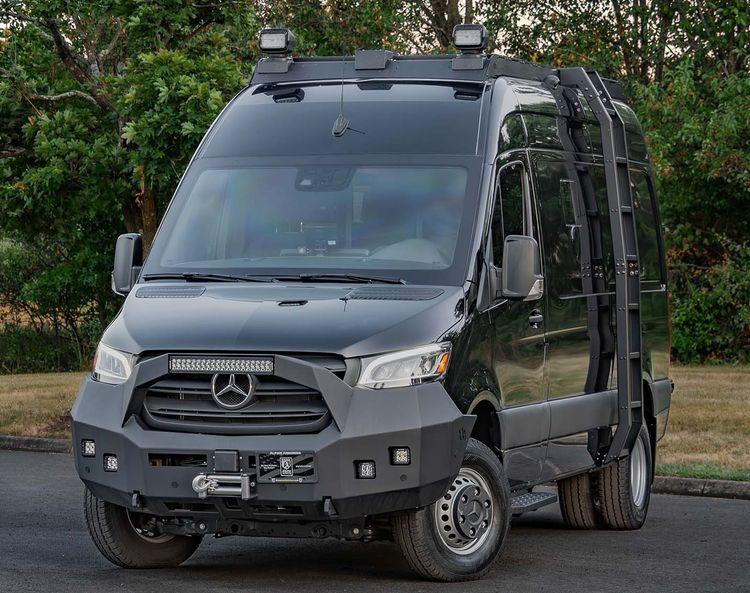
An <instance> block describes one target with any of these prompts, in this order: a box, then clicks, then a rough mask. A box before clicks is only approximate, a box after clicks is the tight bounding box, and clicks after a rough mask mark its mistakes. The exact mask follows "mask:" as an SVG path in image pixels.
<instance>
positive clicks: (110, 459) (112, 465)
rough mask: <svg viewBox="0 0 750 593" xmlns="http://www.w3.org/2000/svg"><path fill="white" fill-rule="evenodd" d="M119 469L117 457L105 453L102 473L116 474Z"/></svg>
mask: <svg viewBox="0 0 750 593" xmlns="http://www.w3.org/2000/svg"><path fill="white" fill-rule="evenodd" d="M118 469H119V463H118V461H117V455H112V454H111V453H107V454H106V455H104V471H105V472H116V471H117V470H118Z"/></svg>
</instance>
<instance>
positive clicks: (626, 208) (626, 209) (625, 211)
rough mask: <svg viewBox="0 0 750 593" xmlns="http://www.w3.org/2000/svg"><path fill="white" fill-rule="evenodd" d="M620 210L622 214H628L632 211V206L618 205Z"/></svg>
mask: <svg viewBox="0 0 750 593" xmlns="http://www.w3.org/2000/svg"><path fill="white" fill-rule="evenodd" d="M620 212H622V213H623V214H630V213H631V212H633V208H632V207H630V206H620Z"/></svg>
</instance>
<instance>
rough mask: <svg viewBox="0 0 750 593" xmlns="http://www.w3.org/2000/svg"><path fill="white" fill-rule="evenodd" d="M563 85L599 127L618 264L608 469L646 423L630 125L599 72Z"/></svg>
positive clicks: (565, 75) (572, 71)
mask: <svg viewBox="0 0 750 593" xmlns="http://www.w3.org/2000/svg"><path fill="white" fill-rule="evenodd" d="M559 78H560V84H561V85H562V86H564V87H569V88H571V89H574V90H576V91H580V92H581V93H583V96H584V98H585V99H586V102H587V103H588V104H589V106H590V107H591V110H592V111H593V112H594V116H595V117H596V119H597V121H598V122H599V127H600V129H601V137H602V153H603V155H604V175H605V179H606V186H607V205H608V206H609V222H610V227H611V230H612V249H613V255H614V259H615V307H616V310H617V311H616V317H615V318H616V322H615V327H616V340H617V401H618V413H617V416H618V424H617V430H616V431H615V434H614V436H613V437H612V442H611V444H610V447H609V450H608V451H607V454H606V457H605V458H604V459H603V463H608V462H610V461H612V460H614V459H617V458H619V457H622V456H623V455H624V454H629V453H630V450H631V449H632V447H633V444H634V443H635V439H636V438H637V436H638V432H639V431H640V428H641V424H642V423H643V384H642V381H643V379H642V376H643V375H642V360H641V358H642V356H641V353H642V348H641V287H640V265H639V259H638V242H637V240H636V225H635V216H634V211H633V195H632V191H631V184H630V173H629V171H628V151H627V143H626V138H625V124H624V122H623V120H622V118H621V117H620V114H619V113H618V112H617V110H616V109H615V106H614V104H613V103H612V97H611V96H610V94H609V92H608V91H607V88H606V86H605V85H604V82H603V81H602V79H601V77H600V76H599V74H597V73H596V72H587V71H586V70H585V69H584V68H562V69H560V70H559Z"/></svg>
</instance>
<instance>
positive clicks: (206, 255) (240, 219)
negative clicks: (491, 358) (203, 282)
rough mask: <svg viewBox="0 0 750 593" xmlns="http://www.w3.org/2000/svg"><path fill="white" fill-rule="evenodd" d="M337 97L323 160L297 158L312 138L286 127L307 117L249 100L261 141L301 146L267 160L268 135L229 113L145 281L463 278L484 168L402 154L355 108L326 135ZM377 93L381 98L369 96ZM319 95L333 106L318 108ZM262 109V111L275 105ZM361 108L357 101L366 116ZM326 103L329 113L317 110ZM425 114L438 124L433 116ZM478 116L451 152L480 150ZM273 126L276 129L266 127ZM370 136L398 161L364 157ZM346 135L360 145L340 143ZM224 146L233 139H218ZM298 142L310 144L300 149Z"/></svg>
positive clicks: (463, 160) (184, 192) (193, 172)
mask: <svg viewBox="0 0 750 593" xmlns="http://www.w3.org/2000/svg"><path fill="white" fill-rule="evenodd" d="M412 86H417V85H412ZM448 88H451V87H448ZM330 90H331V89H330V87H326V89H325V92H324V93H323V96H322V97H320V101H319V104H316V109H315V110H314V115H315V121H316V122H318V123H320V122H321V121H325V126H326V127H327V128H328V129H326V130H323V129H322V128H321V129H320V130H318V131H317V135H318V136H319V137H320V143H319V144H320V146H322V145H325V146H327V147H328V148H327V149H326V150H318V151H317V152H316V146H315V145H314V144H310V146H308V147H307V152H308V153H309V154H307V155H304V154H295V153H299V152H302V150H301V148H300V146H301V145H304V144H309V143H311V142H312V140H313V139H314V136H315V134H313V133H312V132H310V129H308V130H307V132H306V133H298V132H299V127H297V124H298V123H299V121H298V122H297V123H295V124H294V125H292V124H290V123H289V122H290V120H292V121H294V120H295V118H301V117H303V116H304V111H298V112H295V116H294V117H291V116H290V115H289V114H290V113H291V112H290V111H288V110H287V108H288V107H289V105H288V104H286V103H282V104H279V105H274V107H277V108H281V109H280V110H279V111H277V112H273V111H271V112H262V113H261V111H260V110H256V111H255V112H253V111H252V110H251V109H248V106H247V104H246V103H247V102H241V103H240V108H241V109H240V113H241V115H242V118H245V119H246V118H247V117H249V115H248V114H253V113H255V115H256V116H257V117H259V118H260V119H261V120H263V121H264V122H265V123H264V124H263V126H261V127H262V128H263V130H264V134H268V133H271V131H272V130H275V133H276V134H277V135H279V136H281V137H282V138H283V139H285V141H286V143H287V145H289V146H294V147H295V148H294V150H292V151H290V154H289V155H287V156H283V157H282V156H268V155H262V154H261V145H262V143H263V140H264V135H258V134H256V133H253V132H254V131H257V130H258V129H260V128H259V127H258V126H257V125H254V122H253V121H252V120H248V121H242V122H238V121H237V118H236V117H234V118H233V117H232V114H231V112H230V116H229V117H228V118H227V119H226V120H224V122H223V124H222V125H220V126H219V129H218V130H217V131H215V132H214V133H213V134H212V136H211V137H210V138H209V141H208V142H207V147H205V148H204V151H203V155H202V158H199V159H197V160H196V161H194V163H193V164H192V165H191V167H190V170H189V172H188V174H187V175H186V177H185V179H184V180H183V182H182V184H181V187H180V188H179V191H178V193H177V195H176V196H175V199H174V201H173V203H172V205H171V206H170V209H169V211H168V213H167V215H166V218H165V220H164V223H163V224H162V227H161V228H160V230H159V233H158V236H157V238H156V240H155V242H154V245H153V248H152V251H151V253H150V255H149V258H148V261H147V262H146V266H145V268H144V273H145V274H181V273H214V274H215V273H222V274H233V275H252V276H256V275H257V276H266V275H271V276H273V275H278V276H293V275H300V274H302V275H304V274H345V273H350V274H359V275H367V276H382V277H387V278H403V279H404V280H406V281H408V282H410V283H420V284H443V285H448V284H453V285H460V284H461V283H462V282H463V281H464V280H465V277H466V269H465V268H466V262H467V255H468V254H467V247H468V243H469V242H470V236H471V232H472V227H473V222H474V216H475V212H476V202H477V199H476V196H477V194H478V188H477V185H478V177H479V173H478V171H479V167H480V165H481V159H479V158H477V157H476V156H475V155H473V154H472V155H465V154H457V155H452V156H448V155H446V154H445V150H444V148H443V149H441V150H440V151H439V152H438V153H436V154H404V152H402V151H403V148H404V146H407V145H408V146H409V147H412V146H414V142H413V141H411V140H410V141H409V142H406V143H404V142H401V144H400V145H399V144H398V142H399V141H398V138H399V137H403V134H401V132H403V130H398V129H396V128H394V127H392V126H389V125H388V124H387V121H386V120H382V121H379V122H374V121H372V120H368V118H367V117H366V116H367V114H368V113H370V112H369V111H367V110H360V111H359V112H356V111H355V110H351V111H352V112H354V113H352V114H351V115H350V116H349V115H348V116H347V117H351V126H352V129H351V130H349V131H347V132H346V134H345V135H344V137H342V138H336V137H334V136H333V135H332V133H331V130H330V126H331V125H333V122H334V120H335V118H336V114H337V113H338V110H339V105H338V103H337V102H336V101H335V99H336V98H337V97H336V96H335V94H331V93H330ZM433 91H434V92H436V93H440V96H441V97H442V96H444V93H445V89H439V90H435V89H431V90H430V89H428V91H427V92H433ZM350 92H351V91H350ZM357 92H359V93H367V92H368V91H362V90H361V89H360V90H358V91H357ZM374 92H377V93H383V92H384V91H383V90H382V89H378V90H376V91H369V93H374ZM451 92H452V91H451ZM311 96H312V97H315V94H314V93H313V92H311V91H310V89H307V98H306V99H305V100H308V99H309V98H310V97H311ZM398 96H399V97H401V98H403V96H402V95H398ZM323 97H328V98H330V99H331V101H323V100H322V98H323ZM360 99H362V98H361V97H360ZM258 100H260V101H262V102H263V104H264V105H266V101H267V100H268V97H266V96H264V97H261V98H259V99H258ZM449 100H450V101H453V102H454V103H460V104H462V105H467V104H470V105H471V106H472V107H471V110H473V111H476V117H478V111H477V109H478V105H476V103H473V102H467V101H460V100H456V99H454V98H453V96H452V95H450V97H449ZM364 103H365V101H364V100H363V99H362V100H361V101H360V106H361V105H362V104H364ZM438 103H439V101H435V102H434V104H438ZM311 104H312V103H311ZM321 104H322V105H325V106H326V107H329V108H330V109H328V110H327V111H326V110H324V109H322V108H321ZM377 104H378V105H380V103H377ZM451 105H452V106H454V105H453V104H451ZM266 106H267V105H266ZM296 107H298V108H300V107H301V106H300V105H297V106H296ZM392 107H394V105H392ZM433 107H434V105H433ZM426 111H427V112H433V113H432V114H433V115H434V111H435V109H434V108H433V109H429V110H426ZM466 111H467V110H464V112H466ZM274 113H275V114H274ZM350 113H351V112H350ZM357 113H359V116H357ZM379 113H382V109H381V110H380V111H379ZM412 113H413V110H412ZM277 115H278V117H276V116H277ZM415 117H416V116H414V115H413V116H412V118H411V123H410V126H411V128H412V130H408V133H409V134H414V133H417V132H418V130H419V127H420V125H421V126H422V127H425V128H429V127H430V126H431V125H432V124H433V123H434V122H433V121H431V118H427V119H424V117H423V118H422V120H421V122H420V121H415ZM476 117H475V123H474V124H473V125H471V126H469V127H468V128H467V129H466V130H465V133H464V134H463V136H464V139H463V141H462V142H459V141H458V139H456V142H455V143H454V146H457V147H459V148H461V149H462V150H463V149H466V150H468V148H467V147H468V146H469V145H471V150H475V147H476V144H477V142H476V137H477V128H478V123H479V122H478V121H477V120H476ZM272 118H275V120H276V123H277V124H278V125H277V126H273V125H272V123H273V122H271V123H269V119H272ZM381 119H382V118H381ZM232 122H234V123H232ZM220 123H222V122H220ZM240 123H241V125H240ZM255 123H257V122H255ZM230 124H231V125H230ZM399 125H401V124H399ZM228 126H229V127H228ZM355 129H356V130H355ZM238 130H239V132H238ZM369 131H372V138H373V139H374V138H376V137H377V138H378V144H377V146H382V143H383V142H385V141H387V139H388V137H389V136H390V137H391V138H392V139H393V144H392V145H393V147H394V149H395V150H398V151H399V152H401V154H392V155H386V154H383V153H382V152H380V154H368V153H367V150H368V148H369V145H368V144H367V142H366V136H367V134H368V132H369ZM376 131H377V133H376ZM362 132H364V134H363V133H362ZM450 132H451V133H454V134H455V133H456V132H455V130H450ZM347 136H349V137H350V138H351V139H352V142H354V143H355V144H359V145H361V146H359V147H355V146H354V145H351V144H350V145H347V144H346V143H345V142H341V141H343V140H344V139H345V138H346V137H347ZM225 137H226V138H228V140H227V139H222V138H225ZM265 137H266V138H267V136H265ZM300 138H302V139H303V140H302V141H298V140H300ZM363 138H364V139H363ZM337 142H341V143H340V144H337ZM266 144H267V146H266V148H269V146H276V147H277V148H276V149H274V150H269V153H270V155H274V153H276V152H278V150H280V148H278V146H281V144H282V142H281V141H279V140H278V139H277V140H275V141H274V142H271V143H270V144H269V143H266ZM439 144H440V143H438V145H439ZM442 145H443V147H444V146H446V145H447V143H445V142H443V144H442ZM320 146H318V148H320ZM337 146H341V147H344V148H343V149H342V150H343V151H344V152H343V153H342V154H337V155H331V154H330V151H331V150H335V149H336V147H337ZM230 148H231V150H230ZM399 148H400V149H401V150H399ZM419 148H420V149H423V148H424V146H419ZM346 151H350V152H351V151H353V152H354V154H351V153H350V154H347V153H346ZM238 155H239V156H238ZM313 155H314V156H313Z"/></svg>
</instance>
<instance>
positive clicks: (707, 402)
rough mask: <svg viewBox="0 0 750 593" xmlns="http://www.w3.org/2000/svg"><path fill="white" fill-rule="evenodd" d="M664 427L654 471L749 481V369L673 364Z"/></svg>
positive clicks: (664, 473)
mask: <svg viewBox="0 0 750 593" xmlns="http://www.w3.org/2000/svg"><path fill="white" fill-rule="evenodd" d="M670 374H671V376H672V378H673V379H674V382H675V390H674V393H673V394H672V406H671V408H670V412H669V426H668V427H667V434H666V436H665V437H664V438H663V439H662V440H661V441H660V442H659V446H658V448H657V453H656V461H657V465H656V471H657V473H659V474H661V475H674V476H683V477H691V478H692V477H695V478H705V479H718V480H746V481H750V367H748V366H738V367H732V366H673V367H672V369H671V372H670Z"/></svg>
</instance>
